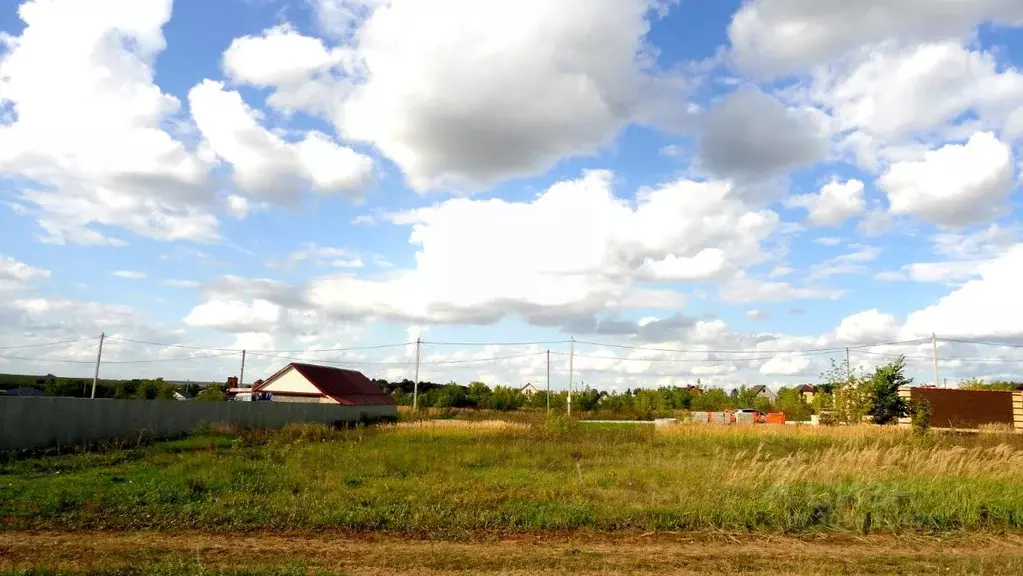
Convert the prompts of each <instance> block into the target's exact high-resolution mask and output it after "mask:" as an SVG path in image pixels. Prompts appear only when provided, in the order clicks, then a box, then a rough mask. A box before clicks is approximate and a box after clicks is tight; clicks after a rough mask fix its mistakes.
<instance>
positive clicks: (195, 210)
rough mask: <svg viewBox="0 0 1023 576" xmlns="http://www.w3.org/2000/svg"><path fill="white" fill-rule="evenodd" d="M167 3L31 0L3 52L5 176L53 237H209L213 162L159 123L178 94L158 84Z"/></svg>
mask: <svg viewBox="0 0 1023 576" xmlns="http://www.w3.org/2000/svg"><path fill="white" fill-rule="evenodd" d="M170 9H171V2H170V0H148V1H145V2H142V1H137V0H99V1H97V2H89V3H83V2H78V1H76V0H48V1H43V0H30V1H28V2H25V3H24V4H22V5H21V6H20V7H19V9H18V15H19V16H20V17H21V19H22V20H23V21H24V22H25V29H24V30H23V31H22V33H21V35H20V36H6V37H4V38H3V42H4V43H5V44H6V51H5V52H4V53H3V55H2V56H0V108H3V107H4V105H7V106H10V111H11V112H12V113H10V114H7V115H6V117H5V120H4V122H3V124H0V174H3V175H7V176H14V177H18V178H21V179H25V180H27V181H30V182H34V183H35V184H28V185H25V186H24V188H25V189H24V190H23V191H22V193H21V197H22V201H23V202H24V204H25V205H26V211H27V212H29V213H31V214H32V215H34V216H36V218H37V219H38V223H39V225H40V227H41V228H42V229H43V231H44V233H45V235H44V239H45V240H46V241H49V242H55V243H64V242H74V243H80V244H93V245H123V244H124V243H125V241H124V240H123V239H121V238H117V237H111V236H107V235H106V233H105V232H102V231H100V230H99V229H97V228H96V227H95V225H103V226H114V227H120V228H125V229H127V230H130V231H131V232H133V233H135V234H138V235H140V236H146V237H150V238H158V239H164V240H177V239H191V240H213V239H216V238H217V237H218V232H217V219H216V217H215V216H213V215H212V214H211V213H210V211H209V206H210V204H211V200H212V193H211V190H210V188H209V185H208V181H207V173H208V171H209V169H210V165H209V163H208V162H206V161H204V160H203V159H202V158H200V157H198V156H196V155H195V154H193V153H192V152H191V151H190V150H188V149H187V148H186V147H185V146H184V145H183V144H182V143H181V142H179V141H178V140H176V139H175V138H174V136H173V135H171V134H170V133H169V132H168V131H167V130H166V129H165V128H164V126H165V125H167V124H169V123H171V122H172V121H173V120H174V119H175V118H176V115H177V114H178V112H179V108H180V103H179V102H178V100H177V99H176V98H174V97H173V96H170V95H168V94H164V93H162V92H161V90H160V88H159V87H157V86H156V85H155V84H154V83H153V62H154V60H155V58H156V56H157V54H158V53H159V52H160V51H162V50H163V49H164V39H163V35H162V32H161V30H162V27H163V25H164V24H165V23H166V22H167V21H168V19H169V18H170Z"/></svg>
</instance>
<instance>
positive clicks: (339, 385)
mask: <svg viewBox="0 0 1023 576" xmlns="http://www.w3.org/2000/svg"><path fill="white" fill-rule="evenodd" d="M289 368H294V369H295V370H296V371H298V373H299V374H301V375H302V376H303V377H304V378H305V379H306V380H308V381H309V383H310V384H312V385H313V386H315V387H316V389H317V390H319V391H320V392H322V393H323V395H324V396H329V397H331V398H333V399H334V400H335V401H337V402H338V403H340V404H344V405H347V406H374V405H377V406H379V405H393V404H396V402H395V401H394V398H392V397H391V395H390V394H388V393H387V392H384V391H383V390H381V389H380V387H379V386H377V385H376V384H374V383H373V381H372V380H370V379H369V378H367V377H366V375H365V374H363V373H362V372H358V371H356V370H345V369H343V368H334V367H331V366H317V365H315V364H302V363H299V362H292V363H291V364H288V365H287V366H285V367H284V368H281V369H280V370H278V371H277V372H276V373H275V374H274V375H273V376H271V377H269V378H267V379H266V380H265V381H263V383H262V384H260V385H259V386H258V387H256V388H255V390H259V389H262V388H264V387H266V386H267V385H269V384H270V383H271V382H273V381H274V380H276V379H277V378H278V377H279V376H280V375H281V374H284V373H285V372H286V371H287V370H288V369H289Z"/></svg>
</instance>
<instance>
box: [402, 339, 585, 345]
mask: <svg viewBox="0 0 1023 576" xmlns="http://www.w3.org/2000/svg"><path fill="white" fill-rule="evenodd" d="M422 343H423V344H431V345H433V346H550V345H553V344H568V343H569V341H568V340H534V341H530V342H433V341H429V340H423V342H422Z"/></svg>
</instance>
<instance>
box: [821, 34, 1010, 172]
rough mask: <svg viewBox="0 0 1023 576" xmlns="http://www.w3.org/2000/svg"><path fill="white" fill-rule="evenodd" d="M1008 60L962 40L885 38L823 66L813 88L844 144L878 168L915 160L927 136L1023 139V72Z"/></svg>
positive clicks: (930, 138)
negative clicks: (914, 41) (904, 42)
mask: <svg viewBox="0 0 1023 576" xmlns="http://www.w3.org/2000/svg"><path fill="white" fill-rule="evenodd" d="M1001 60H1004V58H1002V59H1001ZM1007 64H1008V63H1006V62H1003V61H1000V59H999V58H998V57H997V56H996V53H994V52H985V51H981V50H974V49H971V48H967V47H966V46H965V45H963V44H962V43H960V42H959V41H945V42H936V43H931V44H922V45H909V46H904V45H899V44H897V43H885V44H881V45H878V46H872V47H870V48H869V49H864V50H862V51H859V52H856V53H854V54H853V55H851V56H850V57H848V58H845V59H843V60H842V61H840V62H838V63H835V64H833V65H830V66H826V67H821V68H818V69H817V70H816V72H815V73H814V74H813V80H812V82H811V84H810V88H809V94H810V95H811V99H812V101H813V102H815V103H816V104H817V105H819V106H821V107H823V108H824V109H825V110H827V111H828V112H829V113H830V114H831V116H832V118H833V128H834V129H835V130H836V131H838V132H840V133H842V134H843V137H842V141H841V144H840V148H842V149H845V150H847V151H848V152H850V153H852V155H853V156H854V158H855V159H856V161H857V162H858V163H859V164H860V165H861V166H863V167H865V168H867V169H869V170H871V171H875V170H878V169H880V168H881V167H883V166H884V165H885V164H887V163H889V162H893V161H900V160H907V159H912V157H913V156H914V155H918V154H919V151H920V149H921V147H922V144H921V141H929V142H935V141H937V142H941V141H945V140H949V139H958V138H965V137H966V136H969V134H971V133H973V132H976V131H981V130H988V131H992V132H995V133H996V134H1000V135H1001V136H1002V138H1004V139H1007V140H1010V141H1011V140H1013V139H1015V138H1017V137H1019V135H1020V134H1021V133H1023V132H1021V131H1023V74H1021V73H1020V72H1019V71H1018V70H1017V69H1015V68H1013V67H1011V66H1008V65H1007ZM963 118H967V120H965V121H964V120H963Z"/></svg>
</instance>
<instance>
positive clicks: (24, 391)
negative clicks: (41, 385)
mask: <svg viewBox="0 0 1023 576" xmlns="http://www.w3.org/2000/svg"><path fill="white" fill-rule="evenodd" d="M6 395H7V396H45V394H44V393H43V391H42V390H40V389H38V388H32V387H31V386H24V387H22V388H11V389H10V390H8V391H7V392H6Z"/></svg>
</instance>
